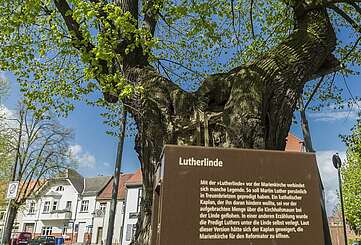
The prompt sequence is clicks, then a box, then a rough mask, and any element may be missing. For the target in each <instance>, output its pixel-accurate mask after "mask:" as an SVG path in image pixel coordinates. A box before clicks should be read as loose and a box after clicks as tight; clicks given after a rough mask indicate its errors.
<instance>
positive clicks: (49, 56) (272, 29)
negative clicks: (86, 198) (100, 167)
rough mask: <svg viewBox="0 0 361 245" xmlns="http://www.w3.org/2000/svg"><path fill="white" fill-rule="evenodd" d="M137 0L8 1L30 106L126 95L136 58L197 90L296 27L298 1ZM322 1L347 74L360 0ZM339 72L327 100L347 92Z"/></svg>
mask: <svg viewBox="0 0 361 245" xmlns="http://www.w3.org/2000/svg"><path fill="white" fill-rule="evenodd" d="M129 2H133V4H131V5H126V4H125V3H124V2H123V1H103V0H89V1H87V0H69V1H66V0H55V1H52V0H30V1H25V2H24V1H17V0H4V1H2V2H1V3H0V6H1V9H2V13H1V16H0V27H1V30H2V31H1V34H0V44H1V45H0V69H1V70H9V71H12V72H13V73H14V74H15V75H16V77H17V79H18V81H19V82H20V85H21V90H22V92H24V93H25V95H26V96H27V97H28V98H29V101H32V102H31V103H30V102H29V104H31V105H32V106H36V107H38V108H41V109H43V110H45V109H48V108H50V107H52V108H56V109H57V110H58V112H61V113H65V114H66V113H67V112H68V111H69V110H72V109H73V107H74V105H73V102H74V100H81V99H90V100H94V98H95V99H98V98H100V96H97V95H95V96H89V95H91V94H92V93H93V92H96V91H103V92H105V93H115V94H116V95H117V96H118V95H119V96H120V97H126V96H129V94H130V93H132V92H134V91H141V85H139V84H136V83H134V82H132V81H131V79H129V77H126V76H125V75H124V72H123V71H124V70H125V69H126V67H125V66H126V65H127V64H128V63H129V62H130V63H131V61H132V60H133V62H137V63H144V62H149V63H150V64H151V65H152V66H153V67H155V68H156V69H158V70H159V71H160V73H161V74H163V75H164V76H165V77H169V78H171V79H172V80H173V82H175V83H177V84H181V85H182V87H183V88H185V89H188V90H195V89H197V88H198V86H199V83H200V81H201V80H202V79H204V77H206V76H207V75H209V74H214V73H219V72H224V71H227V70H229V69H230V68H233V67H237V66H239V65H240V64H245V63H247V62H251V61H253V60H255V59H256V58H257V57H260V56H262V55H263V53H264V52H265V51H266V50H269V49H270V48H272V47H274V46H275V45H277V44H278V43H280V42H281V41H282V40H284V39H286V38H287V37H288V35H289V33H290V32H291V31H292V30H293V28H294V25H295V22H294V17H293V16H294V11H293V7H292V6H293V2H292V1H275V0H273V1H271V0H259V1H253V0H250V1H234V0H231V1H226V0H217V1H211V2H209V1H187V0H182V1H172V0H145V1H140V2H139V8H138V4H135V2H137V1H129ZM296 2H297V1H296ZM315 2H316V3H317V4H319V5H324V6H326V7H327V8H328V9H329V12H330V14H331V20H332V23H333V24H334V26H335V27H336V28H335V29H336V31H337V35H338V36H340V38H339V39H338V45H337V49H336V52H335V53H336V54H335V55H336V57H337V58H338V59H339V60H340V61H341V63H342V69H341V70H340V72H342V73H343V74H350V72H352V70H353V69H355V67H356V66H358V65H359V64H360V62H361V55H360V45H359V43H360V33H361V27H360V25H359V23H361V11H360V7H359V5H358V1H357V0H327V1H326V0H324V1H321V0H320V1H315ZM136 54H137V55H136ZM138 54H140V55H138ZM134 59H136V60H134ZM124 61H127V62H124ZM280 62H282V61H281V60H280ZM332 78H333V79H334V76H333V74H331V76H330V78H329V79H325V80H324V81H323V84H322V86H321V88H320V91H321V93H320V94H319V98H320V99H321V100H325V99H330V98H332V99H334V100H336V101H339V100H341V98H340V94H339V93H340V91H339V88H338V87H337V84H335V82H334V80H333V79H332ZM315 86H316V83H310V84H309V85H308V89H306V90H305V93H306V95H310V93H311V91H312V90H313V88H314V87H315ZM98 95H99V94H98Z"/></svg>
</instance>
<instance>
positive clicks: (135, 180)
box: [127, 168, 143, 184]
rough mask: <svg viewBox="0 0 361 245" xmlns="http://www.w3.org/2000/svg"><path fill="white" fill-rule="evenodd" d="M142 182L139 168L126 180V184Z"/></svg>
mask: <svg viewBox="0 0 361 245" xmlns="http://www.w3.org/2000/svg"><path fill="white" fill-rule="evenodd" d="M142 183H143V176H142V170H141V169H140V168H139V169H138V170H137V171H136V172H135V173H134V174H133V176H132V177H131V178H130V179H129V180H128V181H127V184H142Z"/></svg>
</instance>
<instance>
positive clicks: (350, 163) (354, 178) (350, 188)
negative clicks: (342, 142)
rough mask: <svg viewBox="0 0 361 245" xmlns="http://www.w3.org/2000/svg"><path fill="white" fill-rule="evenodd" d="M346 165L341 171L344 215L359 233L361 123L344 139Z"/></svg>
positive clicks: (360, 227)
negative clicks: (345, 144)
mask: <svg viewBox="0 0 361 245" xmlns="http://www.w3.org/2000/svg"><path fill="white" fill-rule="evenodd" d="M346 143H347V146H348V149H347V164H346V165H344V167H343V169H342V177H343V195H344V202H345V215H346V219H347V222H348V224H349V225H350V227H351V228H352V230H354V231H355V232H356V233H360V231H361V122H360V121H359V122H358V124H357V125H356V127H355V128H354V130H353V132H352V135H351V136H349V137H347V138H346Z"/></svg>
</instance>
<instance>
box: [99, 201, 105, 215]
mask: <svg viewBox="0 0 361 245" xmlns="http://www.w3.org/2000/svg"><path fill="white" fill-rule="evenodd" d="M106 208H107V203H106V202H101V203H100V204H99V209H100V210H101V211H102V212H103V213H105V209H106Z"/></svg>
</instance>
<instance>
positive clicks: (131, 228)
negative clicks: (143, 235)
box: [125, 224, 137, 241]
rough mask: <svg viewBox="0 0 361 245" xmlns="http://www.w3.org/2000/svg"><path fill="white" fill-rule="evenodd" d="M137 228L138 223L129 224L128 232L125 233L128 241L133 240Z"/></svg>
mask: <svg viewBox="0 0 361 245" xmlns="http://www.w3.org/2000/svg"><path fill="white" fill-rule="evenodd" d="M136 229H137V225H136V224H130V225H127V233H126V234H125V240H126V241H131V240H133V237H134V235H135V231H136Z"/></svg>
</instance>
